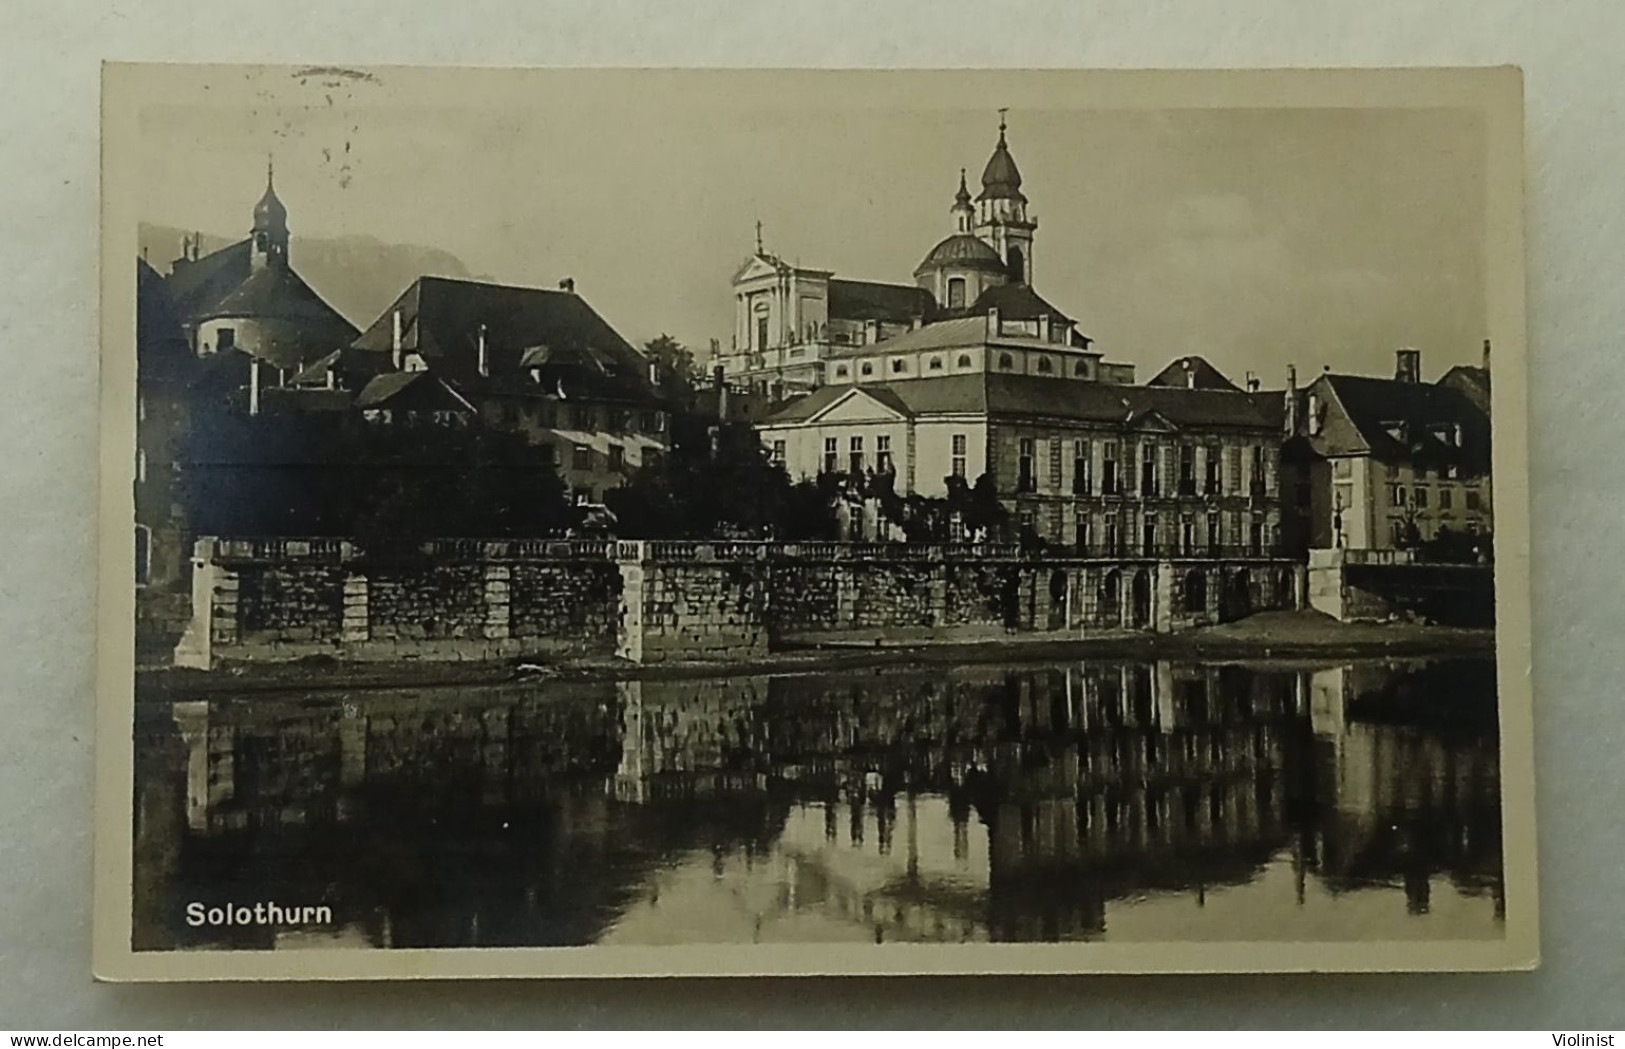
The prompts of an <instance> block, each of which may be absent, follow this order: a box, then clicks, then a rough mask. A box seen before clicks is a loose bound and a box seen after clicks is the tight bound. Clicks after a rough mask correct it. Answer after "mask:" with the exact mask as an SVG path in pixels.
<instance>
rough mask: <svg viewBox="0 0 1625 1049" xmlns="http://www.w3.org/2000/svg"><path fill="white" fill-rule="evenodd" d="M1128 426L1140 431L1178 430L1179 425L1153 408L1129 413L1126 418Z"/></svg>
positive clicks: (1174, 431)
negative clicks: (1132, 413)
mask: <svg viewBox="0 0 1625 1049" xmlns="http://www.w3.org/2000/svg"><path fill="white" fill-rule="evenodd" d="M1128 428H1129V429H1130V430H1134V431H1137V432H1140V433H1178V432H1179V426H1178V425H1177V424H1175V423H1174V421H1173V420H1171V419H1169V418H1168V417H1167V416H1166V415H1164V414H1162V413H1161V412H1159V411H1157V410H1156V409H1154V408H1152V409H1148V410H1146V411H1143V412H1139V413H1136V414H1134V415H1131V416H1130V417H1129V419H1128Z"/></svg>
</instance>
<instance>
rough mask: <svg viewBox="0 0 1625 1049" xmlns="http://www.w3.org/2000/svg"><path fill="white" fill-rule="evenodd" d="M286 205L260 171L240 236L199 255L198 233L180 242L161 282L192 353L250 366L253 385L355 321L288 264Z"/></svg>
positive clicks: (348, 331)
mask: <svg viewBox="0 0 1625 1049" xmlns="http://www.w3.org/2000/svg"><path fill="white" fill-rule="evenodd" d="M289 240H290V234H289V230H288V209H287V207H286V206H285V205H284V204H283V203H282V200H281V199H280V198H279V197H278V196H277V193H276V186H275V182H274V175H273V172H272V170H271V168H270V167H269V166H267V168H266V172H265V192H264V193H263V194H262V195H261V196H260V199H259V201H258V202H257V203H256V204H255V205H254V212H253V222H252V226H251V227H250V229H249V234H248V236H247V237H246V238H244V239H243V240H239V241H237V242H235V243H233V244H229V245H227V246H226V247H224V248H221V249H219V250H218V251H213V252H210V253H209V254H207V255H201V254H200V253H199V252H200V242H201V238H200V237H198V236H193V237H190V238H188V239H187V241H186V243H185V244H184V245H183V248H182V252H181V257H180V258H178V259H176V260H175V261H174V262H173V263H172V264H171V266H170V272H169V276H168V277H167V278H166V281H165V284H166V286H167V291H168V294H169V297H170V299H171V300H172V301H173V303H174V309H175V312H176V314H177V316H178V318H179V320H180V324H181V328H182V331H183V332H184V333H185V336H186V339H187V343H188V345H189V346H190V347H191V349H192V352H193V353H194V354H195V355H197V356H198V357H214V356H221V358H222V361H223V362H225V363H217V364H216V365H215V367H216V368H217V369H223V370H236V371H241V372H243V373H244V376H245V380H244V381H246V374H247V372H248V371H250V370H252V371H253V372H254V386H255V388H257V389H260V388H265V387H268V386H280V385H282V384H283V383H284V382H285V381H286V380H288V379H291V378H293V376H294V374H295V373H296V372H297V371H298V370H299V369H300V367H301V366H302V365H304V364H305V363H306V362H308V361H310V360H311V359H313V358H315V357H319V356H321V355H322V354H324V353H327V352H328V351H329V350H331V349H333V348H334V347H336V346H341V345H343V344H344V343H346V342H349V341H350V340H351V339H353V338H355V336H356V329H355V326H354V325H353V324H351V323H350V322H349V321H348V320H346V319H345V318H344V317H343V315H341V314H340V313H339V312H338V311H337V310H335V309H334V308H333V307H332V306H331V305H329V304H328V303H327V300H325V299H323V298H322V297H321V295H319V294H317V292H316V291H315V290H314V289H313V288H311V286H310V285H309V284H307V283H306V282H305V280H304V278H302V277H300V276H299V274H298V272H297V271H295V270H294V268H293V263H292V260H291V259H290V257H289Z"/></svg>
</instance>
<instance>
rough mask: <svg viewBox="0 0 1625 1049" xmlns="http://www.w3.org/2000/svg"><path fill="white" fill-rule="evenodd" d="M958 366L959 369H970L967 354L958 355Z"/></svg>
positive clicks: (968, 355)
mask: <svg viewBox="0 0 1625 1049" xmlns="http://www.w3.org/2000/svg"><path fill="white" fill-rule="evenodd" d="M959 366H960V367H961V368H969V367H970V366H971V363H970V354H968V353H961V354H960V355H959Z"/></svg>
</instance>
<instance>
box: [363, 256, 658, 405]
mask: <svg viewBox="0 0 1625 1049" xmlns="http://www.w3.org/2000/svg"><path fill="white" fill-rule="evenodd" d="M396 310H400V311H401V328H402V348H403V349H404V350H406V351H408V352H415V353H417V354H419V355H420V356H422V357H423V359H424V361H425V362H427V364H428V366H429V368H430V369H431V370H432V371H434V372H436V373H437V374H439V375H441V376H442V377H443V378H445V379H447V380H448V381H450V382H452V383H453V385H455V386H457V387H458V388H460V389H464V390H469V389H481V388H490V389H498V388H501V387H504V386H505V385H511V384H513V383H516V382H521V381H522V382H525V383H527V384H530V385H531V386H532V387H534V383H532V382H531V380H530V378H529V377H528V375H526V371H527V370H528V369H530V368H533V367H535V368H540V369H541V370H543V371H545V372H549V374H548V375H546V376H544V379H545V381H546V382H547V383H548V384H549V385H558V382H556V381H555V380H558V381H562V384H563V386H564V389H565V390H566V392H567V395H568V394H569V393H578V394H580V395H583V396H589V397H600V398H609V399H619V400H638V401H650V400H657V399H658V398H659V393H658V391H657V390H656V389H655V388H654V386H653V385H651V384H650V382H649V377H648V361H647V360H646V359H645V357H644V356H643V354H641V353H639V352H638V351H637V350H635V349H633V348H632V346H631V345H630V344H629V343H628V342H627V341H626V340H625V339H623V338H621V336H620V334H619V333H617V332H616V331H615V329H614V328H612V327H610V326H609V324H608V322H606V321H605V320H604V319H603V318H602V317H600V316H599V315H598V314H597V313H596V312H595V311H594V310H593V308H592V307H591V306H589V305H588V304H587V302H586V300H585V299H583V298H582V297H581V296H580V295H577V294H575V293H574V292H567V291H550V290H545V289H541V288H522V287H514V286H510V285H504V284H488V283H484V282H481V281H468V280H453V279H451V278H448V277H419V278H418V279H417V280H416V281H414V282H413V283H412V286H411V287H409V288H408V289H407V290H406V291H405V292H404V293H402V295H401V297H400V298H398V299H397V300H395V302H394V304H392V305H391V306H390V307H389V308H388V309H386V310H384V312H383V313H382V314H380V315H379V317H378V319H377V320H375V321H374V322H373V323H372V324H371V325H370V326H369V327H368V328H367V330H366V331H364V332H362V333H361V335H360V336H359V337H358V338H357V339H356V340H355V342H354V343H353V345H354V346H355V347H356V348H357V349H359V350H364V351H368V352H373V353H379V354H388V353H390V352H391V349H392V347H391V342H392V339H393V325H394V321H393V314H394V312H395V311H396ZM482 326H483V328H484V331H485V345H486V356H487V361H488V371H489V373H490V374H489V377H484V376H481V375H480V374H479V340H480V330H481V327H482ZM541 347H546V348H547V349H546V352H545V353H542V352H540V350H539V348H541ZM527 354H530V358H529V359H530V362H531V363H529V364H526V363H524V362H525V360H526V355H527ZM543 357H545V358H546V361H545V362H542V361H541V358H543ZM589 364H590V367H588V366H586V365H589ZM554 373H556V374H554Z"/></svg>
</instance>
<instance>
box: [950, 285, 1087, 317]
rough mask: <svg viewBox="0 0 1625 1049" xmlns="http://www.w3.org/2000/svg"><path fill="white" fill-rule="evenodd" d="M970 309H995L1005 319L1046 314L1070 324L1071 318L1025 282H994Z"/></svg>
mask: <svg viewBox="0 0 1625 1049" xmlns="http://www.w3.org/2000/svg"><path fill="white" fill-rule="evenodd" d="M971 309H972V310H975V311H977V312H979V313H984V314H985V313H986V312H987V311H988V310H991V309H997V310H998V311H999V316H1000V317H1001V318H1004V319H1006V320H1013V321H1030V320H1037V319H1038V318H1039V317H1043V316H1045V315H1048V316H1049V317H1050V318H1051V319H1052V320H1057V321H1060V322H1062V323H1065V324H1071V323H1072V318H1071V317H1068V316H1067V315H1066V314H1065V313H1062V312H1061V311H1060V310H1059V309H1057V308H1056V307H1055V306H1054V305H1052V304H1051V303H1050V302H1049V301H1048V300H1046V299H1045V298H1044V297H1043V296H1042V295H1040V294H1038V292H1036V291H1034V290H1033V289H1032V287H1031V286H1030V285H1027V284H995V285H994V286H993V287H991V288H988V289H987V290H986V291H984V292H982V294H980V295H978V296H977V297H976V302H975V304H974V305H973V306H971Z"/></svg>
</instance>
